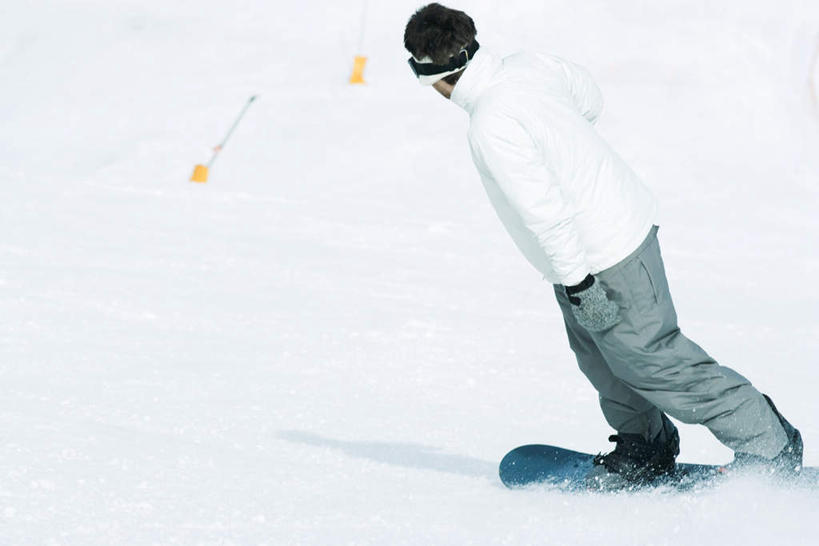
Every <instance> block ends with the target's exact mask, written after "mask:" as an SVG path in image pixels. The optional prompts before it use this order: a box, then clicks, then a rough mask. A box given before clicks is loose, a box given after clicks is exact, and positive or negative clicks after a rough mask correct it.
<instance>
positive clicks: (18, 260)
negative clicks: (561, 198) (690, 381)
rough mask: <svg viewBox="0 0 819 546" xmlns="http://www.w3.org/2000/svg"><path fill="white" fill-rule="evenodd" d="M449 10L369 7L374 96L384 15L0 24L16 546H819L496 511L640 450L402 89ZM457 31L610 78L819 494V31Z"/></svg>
mask: <svg viewBox="0 0 819 546" xmlns="http://www.w3.org/2000/svg"><path fill="white" fill-rule="evenodd" d="M418 5H419V4H417V3H416V2H409V1H404V0H400V1H398V0H391V1H390V2H369V8H368V10H367V12H366V13H365V15H364V17H363V20H364V21H365V22H366V25H367V26H366V32H365V34H364V40H363V44H364V45H363V50H364V51H363V53H365V54H367V55H368V56H369V62H368V65H367V71H366V74H365V76H366V79H367V80H368V84H367V85H366V86H362V87H352V86H349V85H347V84H346V80H347V78H348V76H349V70H350V67H351V63H352V57H353V55H354V54H355V53H356V52H357V51H356V49H358V45H357V44H358V42H359V29H360V23H361V21H362V10H361V4H360V3H359V2H330V1H323V2H319V1H316V0H308V1H304V2H291V3H285V2H272V3H271V2H262V1H254V2H251V1H243V0H236V1H233V2H227V3H226V2H217V1H214V0H197V1H196V2H194V1H192V0H179V1H175V2H159V1H157V0H140V1H136V0H134V1H130V0H127V1H117V2H108V1H102V0H87V1H82V2H73V1H71V2H70V1H67V0H66V1H48V0H40V1H38V2H25V1H23V0H6V1H4V2H3V3H2V5H0V203H2V208H0V211H1V212H0V313H2V320H0V544H3V545H6V544H8V545H22V544H77V545H90V544H101V545H102V544H105V545H111V544H185V545H188V544H220V545H222V544H242V545H244V544H270V545H280V544H533V543H537V544H571V545H576V544H605V545H607V546H608V545H632V544H658V545H659V544H674V545H677V544H718V545H733V544H740V545H749V544H765V545H770V544H812V543H815V541H816V540H817V539H816V525H815V523H816V522H815V519H816V514H817V513H819V492H817V491H787V490H782V489H777V488H772V487H770V486H768V485H765V484H764V483H761V482H756V481H753V480H737V481H733V482H730V483H728V484H726V485H725V486H723V487H721V488H719V489H716V490H711V491H705V492H702V493H696V494H693V493H692V494H682V495H671V494H666V493H661V492H654V493H643V494H636V495H619V496H617V495H610V496H601V495H593V494H590V495H567V494H561V493H558V492H554V491H548V490H543V489H540V490H532V491H509V490H506V489H505V488H503V486H502V485H501V484H500V483H499V481H498V479H497V477H496V467H497V463H498V461H499V460H500V459H501V457H502V456H503V455H504V454H505V453H506V452H507V451H508V450H509V449H511V448H513V447H515V446H518V445H520V444H524V443H531V442H545V443H554V444H559V445H562V446H566V447H569V448H573V449H578V450H583V451H590V452H597V451H600V450H605V449H608V448H609V444H608V443H607V442H606V436H607V435H608V434H610V433H611V431H610V430H609V429H608V428H607V426H606V425H605V423H604V422H603V420H602V417H601V416H600V414H599V409H598V408H597V404H596V397H595V393H594V391H593V390H592V388H591V387H590V386H589V385H588V384H587V383H586V382H585V380H584V378H583V377H582V375H581V374H580V372H579V371H578V370H577V369H576V365H575V363H574V360H573V356H572V354H571V353H570V351H569V348H568V344H567V342H566V339H565V334H564V331H563V328H562V323H561V321H560V317H559V313H558V309H557V306H556V304H555V302H554V301H553V295H552V294H551V286H549V285H548V284H546V283H545V282H544V281H542V280H540V278H539V276H538V274H537V273H536V272H535V271H534V270H533V269H531V268H530V266H529V265H528V264H527V263H526V262H525V261H524V259H523V258H522V257H521V256H520V255H519V254H518V253H517V251H516V249H515V248H514V246H513V244H512V242H511V240H510V239H509V238H508V236H507V235H506V233H505V232H504V231H503V228H502V227H501V225H500V223H499V222H498V221H497V219H496V218H495V216H494V212H493V211H492V210H491V208H490V206H489V204H488V201H487V199H486V197H485V196H484V194H483V190H482V188H481V185H480V183H479V181H478V178H477V175H476V173H475V171H474V168H473V166H472V164H471V159H470V157H469V152H468V149H467V146H466V140H465V138H464V131H465V129H466V125H467V117H466V115H465V114H464V113H463V112H462V111H460V110H459V109H458V108H457V107H455V106H454V105H451V104H448V103H447V102H446V101H444V100H442V99H441V98H440V97H439V96H437V95H436V94H435V93H434V92H433V91H431V90H430V89H422V88H420V86H419V85H418V84H417V83H416V82H415V81H414V80H413V78H412V75H411V73H410V71H409V69H408V67H407V66H406V62H405V59H406V57H407V55H406V53H405V52H404V51H403V49H402V40H401V39H402V35H403V25H404V23H405V21H406V19H407V18H408V16H409V15H410V13H411V12H412V10H413V9H414V8H416V7H418ZM457 6H458V7H461V8H462V9H465V10H467V11H469V12H470V13H471V14H472V15H473V17H474V18H475V20H476V23H477V26H478V29H479V38H480V41H481V43H482V44H483V46H484V47H487V48H492V49H493V50H495V51H496V52H498V53H501V54H507V53H511V52H514V51H516V50H518V49H521V48H530V49H537V50H541V51H548V52H552V53H555V54H558V55H561V56H565V57H567V58H570V59H572V60H574V61H576V62H579V63H581V64H584V65H586V66H588V67H589V68H590V70H591V71H592V72H593V74H594V75H595V77H596V78H597V80H598V82H599V84H600V86H601V87H602V89H603V93H604V95H605V98H606V111H605V113H604V116H603V118H602V120H601V122H600V131H601V132H602V133H603V134H605V135H606V137H607V138H608V139H609V140H610V141H611V142H612V143H613V144H614V146H615V147H616V148H617V149H618V150H619V151H620V152H621V154H622V155H623V156H624V157H625V158H626V159H627V160H628V161H629V162H630V163H631V164H632V165H633V166H634V168H635V169H636V170H637V171H638V172H639V173H640V174H641V175H642V176H643V177H644V178H645V180H646V181H647V183H648V184H649V185H650V186H651V188H652V189H653V190H654V192H655V193H656V194H657V196H658V198H659V200H660V203H661V217H660V220H659V223H660V225H661V230H660V234H659V235H660V241H661V245H662V248H663V251H664V257H665V260H666V266H667V270H668V275H669V281H670V284H671V289H672V293H673V294H674V297H675V301H676V304H677V311H678V313H679V316H680V323H681V326H682V328H683V330H684V331H685V332H686V333H687V334H688V335H689V336H690V337H692V338H693V339H694V340H696V341H697V342H698V343H699V344H701V345H702V346H703V347H705V348H706V349H707V350H708V351H709V352H710V353H711V354H712V355H713V356H714V357H715V358H717V359H718V360H719V361H720V362H722V363H724V364H726V365H730V366H733V367H736V368H737V369H738V370H740V371H741V372H742V373H744V374H745V375H747V376H748V377H749V378H751V379H752V380H753V381H754V383H755V384H757V385H758V386H759V387H760V388H761V389H762V390H764V391H765V392H768V393H770V394H771V395H772V396H773V397H774V399H775V400H776V402H777V404H778V405H779V407H780V409H781V410H782V411H783V412H784V413H785V414H786V415H787V416H788V417H789V418H790V419H791V421H792V422H793V423H795V424H796V425H797V426H798V427H799V428H800V429H801V431H802V434H803V436H804V440H805V444H806V446H807V453H806V463H807V464H811V465H819V425H817V423H816V417H817V415H819V397H817V396H816V385H817V384H819V361H817V357H818V356H819V292H817V289H816V283H815V280H816V278H817V274H819V247H818V246H819V245H818V243H817V241H818V240H819V237H817V230H818V229H819V214H817V211H819V189H817V188H819V186H817V178H818V177H819V174H817V173H819V167H818V166H817V158H818V157H819V139H817V127H819V123H817V119H818V118H817V114H819V112H817V108H816V105H817V102H816V98H815V97H814V98H812V97H811V96H810V86H809V76H810V73H811V70H812V69H813V67H811V62H812V59H813V58H814V52H815V49H816V46H817V35H818V34H819V4H816V3H815V2H810V1H808V0H805V1H797V0H783V1H780V2H769V1H764V0H752V1H748V0H744V1H741V0H723V1H721V2H716V3H715V2H711V1H707V0H663V1H661V2H656V1H652V2H650V1H648V0H645V1H637V0H629V1H620V2H609V1H605V0H587V1H584V2H582V3H580V2H570V1H563V0H550V1H547V2H534V1H523V0H508V1H506V2H503V3H496V2H490V1H480V2H478V1H472V2H467V1H464V2H460V3H459V4H457ZM256 93H258V94H259V96H260V98H259V100H258V101H257V102H256V103H255V104H254V105H253V106H252V108H251V109H250V111H249V112H248V115H247V117H246V119H245V120H244V121H243V122H242V125H240V126H239V128H238V130H237V131H236V133H235V135H234V137H233V139H232V140H231V142H230V143H229V144H228V146H227V147H226V148H225V149H224V151H223V152H222V154H221V156H220V158H219V160H218V161H217V162H216V164H215V165H214V167H213V169H212V170H211V174H210V181H209V182H208V183H207V184H192V183H189V182H188V181H187V179H188V177H189V176H190V173H191V171H192V169H193V165H194V164H195V163H200V162H204V161H206V160H207V159H208V158H209V156H210V148H209V147H210V146H212V145H215V144H216V143H217V142H219V140H220V139H221V137H222V136H223V133H224V131H225V130H226V129H227V128H228V126H229V125H230V123H231V121H232V118H233V116H235V115H236V114H237V113H238V111H239V109H240V108H241V106H242V104H243V102H244V101H245V100H246V99H247V98H248V97H249V96H250V95H252V94H256ZM681 434H682V442H683V445H682V453H681V456H680V459H681V460H684V461H696V462H724V461H727V460H729V459H730V457H731V454H730V452H729V451H728V450H727V449H726V448H724V447H722V446H721V445H720V444H718V443H717V442H716V441H715V440H714V439H713V438H712V437H711V436H710V434H709V433H708V432H707V431H705V430H704V429H701V428H696V427H690V426H684V425H683V426H681Z"/></svg>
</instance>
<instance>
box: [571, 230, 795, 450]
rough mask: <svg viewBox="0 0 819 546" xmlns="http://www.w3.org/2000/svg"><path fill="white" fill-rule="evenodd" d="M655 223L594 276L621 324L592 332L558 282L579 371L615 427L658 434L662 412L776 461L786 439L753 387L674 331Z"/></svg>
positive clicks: (650, 435) (649, 435)
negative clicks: (628, 250) (640, 239)
mask: <svg viewBox="0 0 819 546" xmlns="http://www.w3.org/2000/svg"><path fill="white" fill-rule="evenodd" d="M657 229H658V228H657V226H654V227H653V228H652V230H651V232H650V233H649V234H648V237H646V239H645V241H643V243H642V244H641V245H640V247H639V248H638V249H637V250H635V251H634V252H633V253H632V254H631V255H629V256H628V257H626V258H625V259H624V260H622V261H621V262H619V263H618V264H616V265H614V266H612V267H610V268H609V269H606V270H604V271H602V272H600V273H598V274H597V275H595V277H596V278H597V281H598V282H600V284H601V286H602V287H603V289H605V291H606V293H607V294H608V296H609V298H610V299H612V301H614V302H615V303H617V305H618V306H619V307H620V317H621V321H620V322H619V323H618V324H617V325H615V326H614V327H612V328H610V329H608V330H605V331H603V332H589V331H588V330H586V329H584V328H583V327H582V326H580V325H579V324H578V323H577V321H576V320H575V318H574V315H573V314H572V311H571V308H570V305H571V304H570V303H569V299H568V298H567V296H566V293H565V291H564V287H563V286H562V285H555V294H556V295H557V301H558V303H559V304H560V308H561V310H562V311H563V319H564V321H565V323H566V332H567V333H568V335H569V345H570V346H571V348H572V350H573V351H574V353H575V355H576V357H577V362H578V364H579V365H580V370H581V371H582V372H583V373H584V374H585V375H586V377H587V378H588V379H589V381H591V383H592V385H594V388H595V389H597V392H598V393H599V395H600V407H601V408H602V410H603V415H604V416H605V418H606V421H608V423H609V425H611V427H612V428H614V429H615V430H617V431H618V432H620V433H631V434H642V435H643V436H644V437H645V438H646V439H647V440H652V439H654V438H656V437H657V436H658V435H659V434H660V433H663V432H665V433H668V432H669V431H664V430H663V420H662V413H666V414H667V415H670V416H671V417H673V418H675V419H678V420H680V421H682V422H683V423H696V424H701V425H705V426H706V427H708V428H709V429H710V430H711V432H712V433H713V434H714V436H716V437H717V439H718V440H719V441H720V442H722V443H723V444H725V445H726V446H728V447H729V448H731V449H733V450H734V451H741V452H744V453H750V454H753V455H761V456H763V457H768V458H770V457H774V456H775V455H777V454H778V453H779V452H780V451H782V449H783V448H784V447H785V444H786V443H787V438H786V435H785V431H784V430H783V429H782V426H781V425H780V423H779V420H778V418H777V417H776V415H775V414H774V412H773V411H772V410H771V408H770V407H769V406H768V404H767V402H766V401H765V399H764V398H763V397H762V395H761V394H760V392H759V391H757V390H756V389H755V388H754V387H753V386H752V385H751V383H750V382H749V381H748V380H747V379H745V378H744V377H743V376H741V375H739V374H738V373H737V372H735V371H733V370H731V369H729V368H726V367H724V366H720V365H719V364H717V363H716V362H715V361H714V359H712V358H711V357H710V356H708V354H707V353H706V352H705V351H704V350H702V349H701V348H700V347H699V346H698V345H697V344H695V343H694V342H693V341H691V340H690V339H688V338H687V337H685V336H684V335H683V334H682V332H681V331H680V329H679V327H678V326H677V314H676V312H675V311H674V305H673V303H672V302H671V294H670V293H669V291H668V283H667V281H666V277H665V269H664V267H663V259H662V256H661V255H660V245H659V242H658V241H657Z"/></svg>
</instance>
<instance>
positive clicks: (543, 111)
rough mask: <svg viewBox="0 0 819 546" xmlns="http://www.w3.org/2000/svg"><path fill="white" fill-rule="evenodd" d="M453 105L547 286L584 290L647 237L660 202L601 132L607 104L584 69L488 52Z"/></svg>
mask: <svg viewBox="0 0 819 546" xmlns="http://www.w3.org/2000/svg"><path fill="white" fill-rule="evenodd" d="M451 99H452V101H453V102H455V103H457V104H458V105H460V106H462V107H463V108H464V109H465V110H466V111H467V112H468V113H469V115H470V127H469V144H470V147H471V149H472V158H473V160H474V161H475V166H476V167H477V168H478V171H479V172H480V174H481V179H482V181H483V184H484V187H485V188H486V193H487V194H488V195H489V199H490V200H491V202H492V205H493V206H494V207H495V210H496V211H497V213H498V216H499V217H500V219H501V221H502V222H503V224H504V226H505V227H506V229H507V231H509V234H510V235H511V236H512V238H513V239H514V241H515V243H516V244H517V246H518V248H519V249H520V250H521V251H522V252H523V254H524V255H525V256H526V258H527V259H528V260H529V261H530V262H531V263H532V265H534V266H535V267H536V268H537V269H538V270H539V271H540V272H541V273H542V274H543V276H544V278H545V279H546V280H548V281H549V282H551V283H554V284H564V285H567V286H570V285H574V284H577V283H579V282H580V281H582V280H583V278H584V277H585V276H586V275H587V274H589V273H592V274H594V273H598V272H600V271H602V270H604V269H606V268H608V267H611V266H612V265H614V264H616V263H617V262H619V261H621V260H622V259H623V258H625V257H626V256H628V255H629V254H630V253H631V252H633V251H634V250H635V249H636V248H637V247H638V246H639V245H640V243H641V242H642V241H643V239H645V237H646V235H648V232H649V230H650V229H651V226H652V224H653V223H654V219H655V214H656V203H655V199H654V197H653V196H652V194H651V192H650V191H649V190H648V188H646V186H645V185H644V184H643V183H642V181H641V180H640V179H639V177H638V176H637V175H636V174H635V173H634V172H633V171H632V170H631V168H629V166H628V165H626V163H625V162H624V161H623V160H622V159H621V158H620V156H619V155H617V153H616V152H615V151H614V150H612V148H611V147H610V146H609V145H608V143H606V141H605V140H603V138H602V137H600V135H598V134H597V132H596V131H595V129H594V127H593V124H594V122H595V121H596V120H597V117H598V116H599V115H600V111H601V110H602V106H603V100H602V97H601V95H600V90H599V89H598V88H597V86H596V85H595V83H594V81H593V80H592V79H591V76H590V75H589V73H588V72H587V71H586V70H585V69H584V68H582V67H580V66H578V65H575V64H572V63H569V62H567V61H565V60H562V59H559V58H557V57H551V56H545V55H536V54H527V53H518V54H515V55H511V56H509V57H505V58H504V59H497V58H495V57H493V56H492V54H491V53H489V52H487V51H485V50H483V49H482V50H479V51H478V52H477V53H476V54H475V57H474V58H473V59H472V60H471V61H470V63H469V65H468V66H467V68H466V70H465V71H464V73H463V75H462V76H461V79H460V80H459V81H458V83H457V85H456V86H455V89H454V91H453V92H452V97H451Z"/></svg>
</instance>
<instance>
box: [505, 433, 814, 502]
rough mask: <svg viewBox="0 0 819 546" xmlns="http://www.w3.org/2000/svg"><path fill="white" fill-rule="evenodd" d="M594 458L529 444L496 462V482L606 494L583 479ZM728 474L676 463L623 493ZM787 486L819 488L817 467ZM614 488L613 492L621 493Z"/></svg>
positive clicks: (680, 486)
mask: <svg viewBox="0 0 819 546" xmlns="http://www.w3.org/2000/svg"><path fill="white" fill-rule="evenodd" d="M593 460H594V455H591V454H589V453H581V452H579V451H572V450H571V449H564V448H562V447H557V446H548V445H540V444H532V445H526V446H521V447H518V448H515V449H513V450H512V451H510V452H509V453H507V454H506V456H505V457H504V458H503V460H502V461H501V463H500V468H499V470H498V472H499V474H500V479H501V481H502V482H503V484H504V485H505V486H506V487H509V488H510V489H514V488H519V487H526V486H531V485H547V486H550V487H553V488H555V489H559V490H564V491H596V490H597V491H600V490H602V491H607V490H609V489H608V488H606V487H601V486H599V485H598V484H595V483H589V482H588V481H587V480H586V476H587V475H588V473H589V472H590V471H591V470H592V468H594V463H593ZM731 474H732V472H730V471H728V470H727V469H726V467H724V466H722V465H708V464H693V463H677V467H676V469H675V471H674V472H673V473H672V474H669V475H667V476H663V477H661V478H658V479H656V480H654V481H652V482H650V483H646V484H639V485H631V486H630V487H627V488H625V489H626V490H643V489H652V488H666V489H672V490H679V491H686V490H692V489H697V488H701V487H709V486H712V485H715V484H717V483H719V482H720V481H723V480H724V479H727V478H728V476H730V475H731ZM789 485H796V486H799V487H803V486H805V487H810V488H819V467H806V468H803V469H802V472H801V474H800V475H799V477H798V478H796V479H795V480H793V482H789ZM623 489H624V488H623V487H618V488H616V489H612V490H616V491H622V490H623Z"/></svg>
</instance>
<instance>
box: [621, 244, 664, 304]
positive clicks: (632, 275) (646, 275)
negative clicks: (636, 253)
mask: <svg viewBox="0 0 819 546" xmlns="http://www.w3.org/2000/svg"><path fill="white" fill-rule="evenodd" d="M623 273H624V274H625V275H628V278H627V279H626V281H627V283H628V287H629V293H630V294H631V303H632V304H633V305H634V307H635V308H636V309H637V310H638V311H648V310H650V309H651V308H652V307H654V306H655V305H657V287H656V284H655V282H654V277H653V276H652V275H651V270H650V268H649V267H648V264H646V263H645V262H644V261H643V259H642V258H640V257H638V258H636V259H635V260H634V261H633V262H632V263H631V264H629V267H627V268H626V269H625V270H624V271H623Z"/></svg>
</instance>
